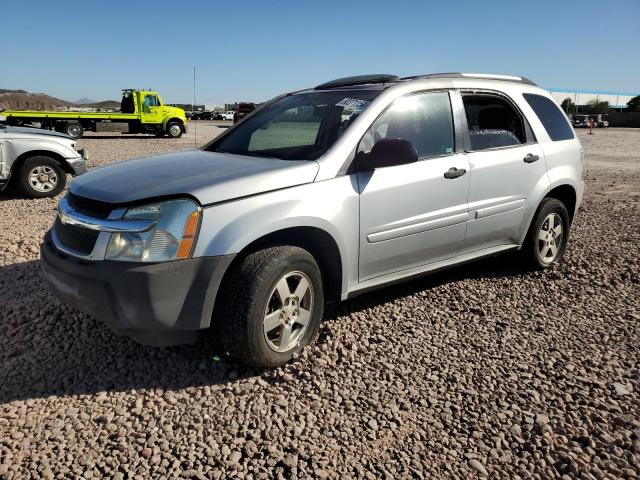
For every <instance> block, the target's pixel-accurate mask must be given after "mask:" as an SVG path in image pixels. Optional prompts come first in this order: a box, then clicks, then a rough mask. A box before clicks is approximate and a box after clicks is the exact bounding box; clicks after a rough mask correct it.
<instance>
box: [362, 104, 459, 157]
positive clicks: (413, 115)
mask: <svg viewBox="0 0 640 480" xmlns="http://www.w3.org/2000/svg"><path fill="white" fill-rule="evenodd" d="M383 138H402V139H404V140H408V141H409V142H411V144H412V145H413V147H414V148H415V149H416V151H417V152H418V158H426V157H435V156H441V155H450V154H452V153H453V152H454V133H453V115H452V112H451V102H450V100H449V93H448V92H428V93H419V94H412V95H407V96H404V97H401V98H398V99H396V100H395V101H394V102H393V103H392V104H391V106H390V107H389V108H388V109H387V110H386V111H385V112H384V113H383V114H382V115H381V116H380V117H378V118H377V119H376V121H375V122H373V125H371V127H370V128H369V130H368V131H367V133H366V134H365V135H364V137H363V138H362V140H361V141H360V145H359V146H358V153H360V152H362V153H369V152H370V151H371V148H372V147H373V145H374V144H375V143H376V142H377V141H378V140H382V139H383Z"/></svg>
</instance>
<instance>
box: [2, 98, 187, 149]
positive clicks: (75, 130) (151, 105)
mask: <svg viewBox="0 0 640 480" xmlns="http://www.w3.org/2000/svg"><path fill="white" fill-rule="evenodd" d="M1 117H5V120H4V123H5V124H7V125H21V126H35V127H38V128H46V129H50V130H56V131H58V132H63V133H66V134H67V135H69V136H71V137H73V138H80V137H82V134H83V133H84V131H85V130H86V131H91V132H121V133H151V134H155V135H157V136H164V135H167V136H169V137H171V138H180V137H181V136H182V134H183V133H186V131H187V118H186V116H185V113H184V110H182V109H181V108H176V107H169V106H166V105H164V104H163V103H162V99H161V98H160V96H159V95H158V93H157V92H152V91H149V90H133V89H127V90H123V91H122V102H121V104H120V111H119V112H73V111H64V112H55V111H40V110H4V111H0V120H1Z"/></svg>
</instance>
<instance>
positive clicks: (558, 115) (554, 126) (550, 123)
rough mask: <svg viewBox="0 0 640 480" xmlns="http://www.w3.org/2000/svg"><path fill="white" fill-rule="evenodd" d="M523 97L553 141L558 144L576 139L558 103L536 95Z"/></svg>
mask: <svg viewBox="0 0 640 480" xmlns="http://www.w3.org/2000/svg"><path fill="white" fill-rule="evenodd" d="M522 96H523V97H524V99H525V100H526V101H527V103H528V104H529V106H530V107H531V108H532V109H533V111H534V112H535V113H536V115H537V116H538V118H539V119H540V122H541V123H542V125H543V126H544V129H545V130H546V131H547V133H548V134H549V138H551V140H553V141H554V142H557V141H559V140H571V139H573V138H574V135H573V128H571V126H570V125H569V121H568V120H567V117H566V116H565V114H564V113H562V110H560V107H558V105H557V104H556V102H554V101H553V100H551V99H549V98H547V97H543V96H542V95H536V94H534V93H524V94H522Z"/></svg>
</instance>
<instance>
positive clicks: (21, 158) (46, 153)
mask: <svg viewBox="0 0 640 480" xmlns="http://www.w3.org/2000/svg"><path fill="white" fill-rule="evenodd" d="M33 157H49V158H51V159H53V160H55V161H56V162H58V163H59V164H60V167H61V168H62V170H64V172H65V173H68V174H73V169H72V168H71V167H70V166H69V164H68V163H67V162H66V161H65V159H64V157H63V156H62V155H60V154H59V153H57V152H52V151H51V150H29V151H27V152H23V153H21V154H20V155H18V156H17V157H16V159H15V161H14V162H13V165H12V167H11V175H10V177H9V179H11V177H13V173H14V172H16V171H18V170H19V169H20V167H22V164H23V163H24V162H25V161H26V160H28V159H29V158H33Z"/></svg>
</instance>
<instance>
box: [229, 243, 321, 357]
mask: <svg viewBox="0 0 640 480" xmlns="http://www.w3.org/2000/svg"><path fill="white" fill-rule="evenodd" d="M227 290H228V294H227V296H226V299H225V306H224V308H223V311H222V312H221V314H222V315H221V319H220V321H219V323H220V328H221V331H222V341H223V345H224V348H225V351H226V352H228V353H229V355H230V356H232V357H233V358H235V359H236V360H238V361H240V362H241V363H244V364H246V365H250V366H255V367H277V366H280V365H283V364H285V363H287V362H288V361H289V360H291V358H292V357H293V355H294V354H295V353H297V352H299V351H300V350H302V348H304V347H305V346H306V345H308V344H309V343H310V342H311V341H312V340H313V338H314V337H315V335H316V333H317V332H318V328H319V327H320V321H321V320H322V315H323V312H324V293H323V286H322V276H321V274H320V269H319V268H318V264H317V263H316V261H315V260H314V258H313V256H311V254H310V253H309V252H307V251H306V250H303V249H302V248H298V247H290V246H282V247H273V248H267V249H264V250H260V251H258V252H255V253H252V254H251V255H249V256H247V257H246V258H245V259H243V260H242V262H241V263H240V264H239V265H238V267H237V268H236V270H235V271H234V273H233V274H232V276H231V278H230V279H229V281H228V282H227Z"/></svg>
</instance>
